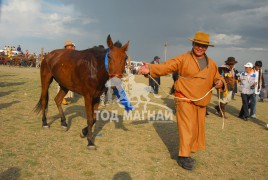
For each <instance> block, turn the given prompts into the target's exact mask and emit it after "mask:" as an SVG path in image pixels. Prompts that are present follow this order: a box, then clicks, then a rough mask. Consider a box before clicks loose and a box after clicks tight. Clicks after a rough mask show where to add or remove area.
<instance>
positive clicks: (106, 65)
mask: <svg viewBox="0 0 268 180" xmlns="http://www.w3.org/2000/svg"><path fill="white" fill-rule="evenodd" d="M109 53H110V48H108V49H107V52H106V54H105V58H104V65H105V69H106V71H107V73H108V75H109V77H111V78H112V77H119V78H121V77H122V76H123V75H122V74H110V73H109V57H108V55H109Z"/></svg>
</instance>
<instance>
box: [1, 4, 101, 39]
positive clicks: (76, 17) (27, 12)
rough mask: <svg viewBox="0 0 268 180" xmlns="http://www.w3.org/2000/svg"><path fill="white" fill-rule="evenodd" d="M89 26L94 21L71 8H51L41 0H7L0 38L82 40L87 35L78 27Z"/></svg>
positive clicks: (3, 11) (57, 5)
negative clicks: (75, 38) (65, 37)
mask: <svg viewBox="0 0 268 180" xmlns="http://www.w3.org/2000/svg"><path fill="white" fill-rule="evenodd" d="M92 22H97V21H96V20H94V19H91V18H88V17H84V16H82V15H81V14H79V12H77V11H75V9H74V7H73V6H72V5H63V4H59V3H57V4H56V3H55V4H50V3H49V2H45V1H44V0H23V1H21V0H9V1H7V2H6V3H5V4H3V6H2V12H1V21H0V24H1V29H0V38H1V39H3V38H6V39H16V38H19V37H22V36H23V37H50V38H57V37H61V36H63V35H66V34H70V35H79V36H83V35H85V34H86V31H85V30H83V29H82V28H83V27H81V26H83V25H87V24H90V23H92ZM74 24H77V26H75V25H74ZM80 25H81V26H80ZM66 30H68V31H66Z"/></svg>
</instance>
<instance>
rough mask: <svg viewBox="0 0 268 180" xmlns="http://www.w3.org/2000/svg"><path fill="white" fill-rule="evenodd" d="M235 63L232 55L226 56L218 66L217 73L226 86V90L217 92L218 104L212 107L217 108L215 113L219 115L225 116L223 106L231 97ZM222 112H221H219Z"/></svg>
mask: <svg viewBox="0 0 268 180" xmlns="http://www.w3.org/2000/svg"><path fill="white" fill-rule="evenodd" d="M236 63H237V61H236V60H235V58H234V57H228V59H227V60H226V61H225V64H224V65H222V67H220V68H219V73H220V75H221V76H223V77H224V79H225V81H226V84H227V88H226V91H225V92H224V93H223V92H219V93H220V105H217V106H215V107H214V108H215V109H216V110H217V113H218V115H219V116H220V117H222V115H223V117H224V118H227V116H226V115H225V106H226V104H228V103H229V102H230V101H231V99H232V94H233V90H234V83H235V71H234V65H235V64H236ZM221 112H222V113H221Z"/></svg>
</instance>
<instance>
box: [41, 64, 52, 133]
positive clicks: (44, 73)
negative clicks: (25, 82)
mask: <svg viewBox="0 0 268 180" xmlns="http://www.w3.org/2000/svg"><path fill="white" fill-rule="evenodd" d="M52 81H53V77H52V74H51V73H50V72H49V71H48V70H47V69H46V68H45V64H44V66H43V68H41V84H42V91H41V97H40V101H41V111H42V113H43V114H42V126H43V127H44V128H47V127H49V126H48V123H47V118H46V112H47V111H46V110H47V107H48V100H49V96H48V89H49V86H50V84H51V82H52Z"/></svg>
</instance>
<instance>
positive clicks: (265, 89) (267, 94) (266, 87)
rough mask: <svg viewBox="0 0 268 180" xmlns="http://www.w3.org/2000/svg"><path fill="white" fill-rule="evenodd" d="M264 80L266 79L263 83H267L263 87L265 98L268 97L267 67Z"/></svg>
mask: <svg viewBox="0 0 268 180" xmlns="http://www.w3.org/2000/svg"><path fill="white" fill-rule="evenodd" d="M263 81H264V83H263V84H265V88H263V89H262V91H263V99H264V98H268V70H267V69H265V71H264V73H263ZM265 93H266V94H265ZM262 102H263V101H262Z"/></svg>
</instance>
